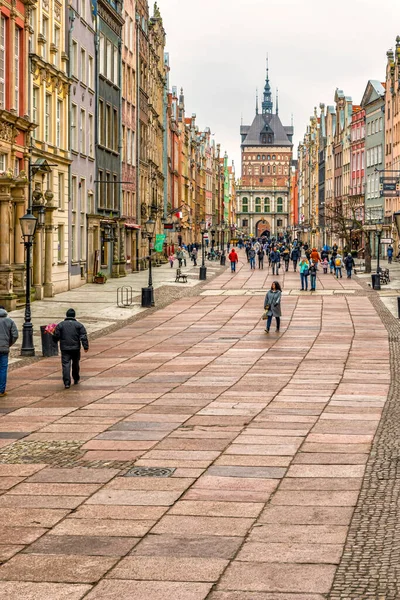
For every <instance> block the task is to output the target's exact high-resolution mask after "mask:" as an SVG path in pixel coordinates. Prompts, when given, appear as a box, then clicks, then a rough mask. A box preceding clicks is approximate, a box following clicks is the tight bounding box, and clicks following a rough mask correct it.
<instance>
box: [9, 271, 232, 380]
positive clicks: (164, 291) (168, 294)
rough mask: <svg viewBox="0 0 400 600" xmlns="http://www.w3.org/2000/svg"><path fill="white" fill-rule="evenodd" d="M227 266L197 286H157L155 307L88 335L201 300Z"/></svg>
mask: <svg viewBox="0 0 400 600" xmlns="http://www.w3.org/2000/svg"><path fill="white" fill-rule="evenodd" d="M213 267H214V268H215V267H217V265H213ZM225 268H226V267H220V268H218V270H217V271H216V272H215V273H212V274H210V272H208V273H207V280H206V281H204V282H202V283H200V284H199V285H196V286H195V287H186V286H185V285H184V284H182V286H180V287H178V286H171V285H163V286H161V287H159V288H157V289H156V290H155V292H154V293H155V298H156V306H154V307H153V308H148V309H147V310H144V311H143V312H140V313H138V314H137V315H133V317H130V318H129V319H126V320H124V321H118V322H117V323H113V325H110V326H109V327H104V329H100V330H99V331H94V332H93V333H91V334H89V336H88V337H89V340H96V339H97V338H99V337H104V336H105V335H109V334H110V333H114V331H118V329H122V328H123V327H126V326H127V325H130V324H131V323H134V322H135V321H140V320H141V319H143V318H144V317H147V316H148V315H151V314H153V313H154V312H155V311H157V310H160V309H161V308H165V307H166V306H168V305H169V304H171V303H172V302H175V301H176V300H181V299H182V298H188V297H191V296H199V300H200V299H201V298H202V297H201V296H200V291H201V290H202V289H203V287H204V286H206V285H208V284H209V283H210V281H212V280H213V279H214V277H217V276H218V275H220V274H221V273H222V272H223V271H224V270H225ZM138 298H139V299H140V295H138V296H135V297H134V300H136V301H137V299H138ZM18 356H19V355H18ZM42 359H43V356H41V355H40V356H33V357H31V358H24V360H20V361H19V362H17V363H12V364H10V365H9V367H8V370H9V371H13V370H14V369H19V368H20V367H25V366H26V365H29V364H31V363H35V362H37V361H39V360H42Z"/></svg>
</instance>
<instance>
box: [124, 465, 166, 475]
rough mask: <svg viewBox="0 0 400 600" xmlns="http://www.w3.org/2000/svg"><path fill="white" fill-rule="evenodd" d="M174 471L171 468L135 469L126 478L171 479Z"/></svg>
mask: <svg viewBox="0 0 400 600" xmlns="http://www.w3.org/2000/svg"><path fill="white" fill-rule="evenodd" d="M174 471H176V469H171V468H169V467H133V469H131V470H130V471H128V472H127V473H125V475H124V477H171V475H172V473H173V472H174Z"/></svg>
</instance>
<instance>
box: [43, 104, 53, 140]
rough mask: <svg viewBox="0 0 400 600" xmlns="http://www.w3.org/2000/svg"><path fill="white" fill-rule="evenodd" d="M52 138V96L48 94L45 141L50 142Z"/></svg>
mask: <svg viewBox="0 0 400 600" xmlns="http://www.w3.org/2000/svg"><path fill="white" fill-rule="evenodd" d="M50 137H51V94H46V101H45V109H44V141H45V142H50Z"/></svg>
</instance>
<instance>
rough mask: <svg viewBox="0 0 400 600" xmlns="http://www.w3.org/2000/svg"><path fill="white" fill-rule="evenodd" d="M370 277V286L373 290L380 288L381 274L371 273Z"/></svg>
mask: <svg viewBox="0 0 400 600" xmlns="http://www.w3.org/2000/svg"><path fill="white" fill-rule="evenodd" d="M371 277H372V288H373V289H374V290H380V289H381V276H380V274H379V273H373V274H372V275H371Z"/></svg>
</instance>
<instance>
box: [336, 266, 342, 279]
mask: <svg viewBox="0 0 400 600" xmlns="http://www.w3.org/2000/svg"><path fill="white" fill-rule="evenodd" d="M335 275H336V279H337V278H338V277H341V276H342V267H335Z"/></svg>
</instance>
